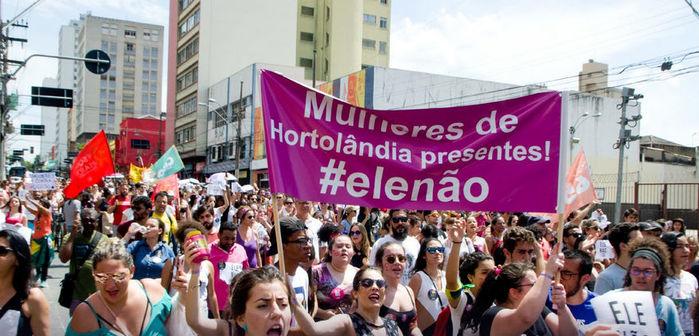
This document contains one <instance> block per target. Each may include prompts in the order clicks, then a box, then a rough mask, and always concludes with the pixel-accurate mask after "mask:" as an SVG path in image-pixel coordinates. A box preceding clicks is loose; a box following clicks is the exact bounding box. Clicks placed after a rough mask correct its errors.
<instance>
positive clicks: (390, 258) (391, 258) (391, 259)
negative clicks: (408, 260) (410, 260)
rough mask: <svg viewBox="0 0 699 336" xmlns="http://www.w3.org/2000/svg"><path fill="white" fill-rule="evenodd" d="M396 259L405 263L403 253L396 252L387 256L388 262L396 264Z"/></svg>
mask: <svg viewBox="0 0 699 336" xmlns="http://www.w3.org/2000/svg"><path fill="white" fill-rule="evenodd" d="M396 261H398V262H399V263H401V264H402V263H404V262H405V256H404V255H401V254H396V255H390V256H387V257H386V262H388V263H389V264H395V263H396Z"/></svg>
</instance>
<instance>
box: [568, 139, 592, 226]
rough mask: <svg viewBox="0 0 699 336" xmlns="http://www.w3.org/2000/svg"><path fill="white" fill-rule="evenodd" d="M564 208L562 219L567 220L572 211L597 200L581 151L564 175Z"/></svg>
mask: <svg viewBox="0 0 699 336" xmlns="http://www.w3.org/2000/svg"><path fill="white" fill-rule="evenodd" d="M565 191H566V199H565V200H566V206H565V211H564V212H563V215H564V216H563V218H567V217H568V215H569V214H570V213H571V212H573V210H576V209H579V208H580V207H582V206H585V205H587V204H590V203H592V202H594V201H596V200H597V196H596V195H595V188H594V187H593V186H592V179H591V178H590V166H589V165H588V164H587V159H585V152H583V150H582V149H581V150H580V152H579V153H578V156H576V157H575V161H573V164H572V165H571V166H570V170H568V174H567V175H566V188H565Z"/></svg>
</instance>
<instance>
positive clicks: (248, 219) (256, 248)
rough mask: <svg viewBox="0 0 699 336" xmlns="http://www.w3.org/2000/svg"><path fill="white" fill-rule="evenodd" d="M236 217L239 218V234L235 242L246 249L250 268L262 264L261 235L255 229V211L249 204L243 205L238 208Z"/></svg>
mask: <svg viewBox="0 0 699 336" xmlns="http://www.w3.org/2000/svg"><path fill="white" fill-rule="evenodd" d="M236 217H237V219H238V235H237V236H236V238H235V242H236V243H237V244H240V246H242V247H243V248H244V249H245V254H247V256H248V263H250V268H257V267H258V266H261V265H262V256H261V254H260V253H261V252H260V244H258V242H259V241H260V237H259V235H258V233H257V231H256V229H255V211H253V210H252V209H251V208H250V207H248V206H243V207H240V209H238V213H237V214H236Z"/></svg>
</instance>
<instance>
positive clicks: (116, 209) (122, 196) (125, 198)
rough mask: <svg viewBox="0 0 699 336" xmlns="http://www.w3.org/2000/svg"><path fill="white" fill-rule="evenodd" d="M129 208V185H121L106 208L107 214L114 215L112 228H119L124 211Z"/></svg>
mask: <svg viewBox="0 0 699 336" xmlns="http://www.w3.org/2000/svg"><path fill="white" fill-rule="evenodd" d="M130 207H131V195H129V185H128V184H126V183H122V184H120V185H119V188H118V192H117V195H116V196H115V197H113V198H112V199H111V200H109V207H108V208H107V212H108V213H113V214H114V221H113V222H112V223H113V226H119V225H120V224H121V222H123V221H124V211H126V209H129V208H130ZM125 232H126V231H124V233H125Z"/></svg>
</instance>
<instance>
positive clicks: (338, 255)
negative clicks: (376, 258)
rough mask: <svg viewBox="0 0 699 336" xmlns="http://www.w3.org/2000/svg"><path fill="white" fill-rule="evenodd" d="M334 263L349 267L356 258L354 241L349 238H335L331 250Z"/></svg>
mask: <svg viewBox="0 0 699 336" xmlns="http://www.w3.org/2000/svg"><path fill="white" fill-rule="evenodd" d="M330 255H331V256H332V261H333V263H335V262H337V263H340V264H344V265H347V264H349V263H350V261H351V260H352V257H353V256H354V248H352V240H351V239H350V238H349V237H347V236H339V237H337V238H335V242H334V243H333V246H332V249H331V250H330Z"/></svg>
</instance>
